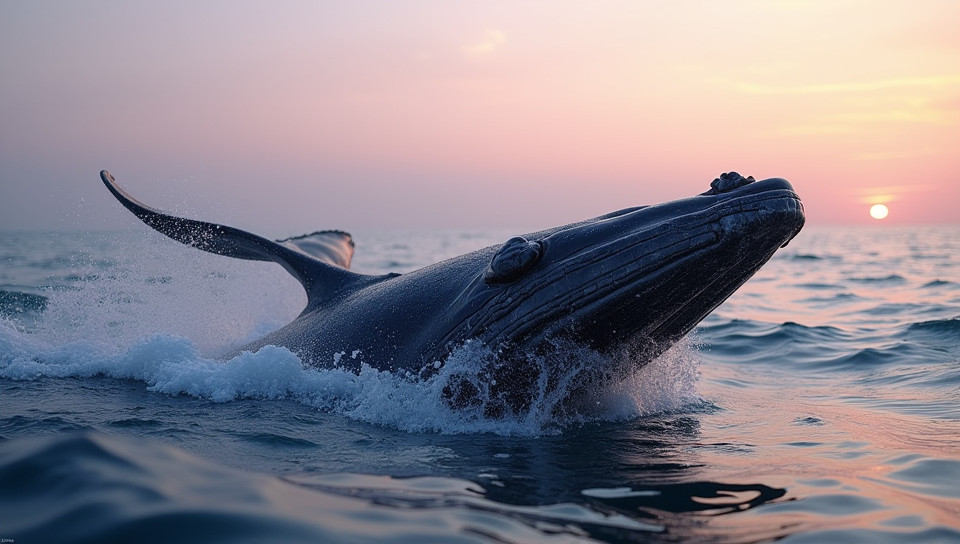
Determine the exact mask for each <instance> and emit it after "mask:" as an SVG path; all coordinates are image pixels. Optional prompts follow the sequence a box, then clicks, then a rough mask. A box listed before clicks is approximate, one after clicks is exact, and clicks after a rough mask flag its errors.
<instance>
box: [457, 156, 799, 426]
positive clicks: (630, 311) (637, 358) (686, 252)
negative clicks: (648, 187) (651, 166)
mask: <svg viewBox="0 0 960 544" xmlns="http://www.w3.org/2000/svg"><path fill="white" fill-rule="evenodd" d="M803 224H804V212H803V205H802V204H801V202H800V199H799V197H798V196H797V194H796V193H795V192H794V190H793V187H792V186H791V185H790V184H789V183H788V182H787V181H786V180H784V179H780V178H772V179H765V180H762V181H755V180H754V179H753V178H752V177H743V176H740V175H739V174H736V173H729V174H724V175H723V176H721V177H719V178H717V179H715V180H714V181H713V183H712V184H711V187H710V189H709V190H708V191H706V192H705V193H703V194H701V195H698V196H694V197H691V198H686V199H683V200H677V201H672V202H667V203H663V204H658V205H655V206H645V207H638V208H630V209H626V210H622V211H619V212H614V213H612V214H608V215H606V216H602V217H599V218H597V219H595V220H591V221H588V222H584V223H579V224H572V225H568V226H565V227H559V228H556V229H551V230H548V231H543V232H539V233H533V234H528V235H525V236H518V237H515V238H512V239H510V240H509V241H507V242H506V243H505V244H503V245H502V246H500V247H499V248H498V249H496V251H495V252H494V254H493V256H492V257H491V259H490V263H489V265H488V266H487V267H486V269H485V270H484V272H483V273H482V275H480V276H478V277H477V279H476V280H475V281H474V282H473V285H472V292H471V296H468V297H465V300H471V301H472V303H471V306H472V307H471V309H470V313H469V316H465V318H464V319H463V321H462V324H461V325H460V327H459V328H458V329H457V330H455V331H454V332H453V335H452V338H451V340H453V339H455V338H456V337H459V338H476V339H479V340H481V341H482V342H484V343H485V344H486V345H488V346H491V347H494V348H495V349H496V351H497V353H498V357H497V359H498V360H497V362H496V363H495V364H494V365H493V367H492V368H491V369H490V371H489V373H490V376H489V380H488V381H489V382H492V383H495V384H496V387H495V388H493V389H489V388H488V391H487V392H486V395H487V396H488V397H495V398H496V401H495V402H493V403H492V404H489V405H488V408H489V406H493V408H492V410H493V411H494V412H498V411H503V410H510V411H521V410H523V409H524V408H525V407H526V404H527V403H528V402H529V399H530V392H529V391H526V389H529V388H530V387H533V386H534V383H535V382H539V383H543V382H542V378H543V377H542V376H540V375H539V374H540V373H541V371H542V369H538V368H537V365H535V364H531V363H530V358H531V356H532V355H535V354H542V353H544V352H545V351H547V350H549V348H550V346H555V345H556V344H557V342H558V341H572V342H573V343H574V344H575V345H579V346H585V347H587V348H589V349H591V350H594V351H596V352H600V353H602V354H607V355H612V354H616V357H615V358H616V359H617V360H618V361H619V362H620V364H621V365H622V364H623V361H624V359H626V361H627V363H626V364H625V366H626V367H628V370H629V367H631V366H632V367H634V368H635V367H636V366H638V365H643V364H646V363H647V362H649V361H650V360H652V359H654V358H656V357H657V356H658V355H659V354H660V353H662V352H663V351H664V350H666V349H668V348H669V347H670V346H672V345H673V344H674V343H676V342H677V341H678V340H679V339H680V338H681V337H683V336H684V335H685V334H687V333H688V332H689V331H690V330H691V329H693V327H694V326H696V325H697V323H699V322H700V321H701V320H702V319H703V318H704V317H706V316H707V315H708V314H709V313H710V312H711V311H712V310H713V309H714V308H716V307H717V306H718V305H720V304H721V303H722V302H723V301H724V300H726V299H727V298H728V297H729V296H730V295H731V294H733V292H734V291H736V289H737V288H738V287H740V286H741V285H742V284H743V283H744V282H746V281H747V280H748V279H749V278H750V277H751V276H753V274H754V273H756V272H757V270H759V268H760V267H761V266H762V265H763V264H764V263H765V262H767V260H769V259H770V257H771V256H772V255H773V254H774V252H775V251H776V250H777V249H778V248H780V247H782V246H784V245H786V244H787V243H788V242H789V241H790V240H791V239H792V238H793V237H794V236H796V234H797V233H798V232H799V231H800V229H801V228H802V226H803ZM596 372H599V373H611V372H613V373H615V372H616V370H615V369H611V368H604V369H596ZM611 378H614V379H616V376H611ZM621 378H622V376H621ZM477 390H478V387H477V384H475V383H460V384H453V385H452V386H451V387H450V388H448V393H449V394H450V397H451V399H452V402H453V403H454V404H458V403H459V404H463V403H470V402H474V400H473V397H475V396H476V395H477V393H478V391H477Z"/></svg>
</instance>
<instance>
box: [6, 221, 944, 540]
mask: <svg viewBox="0 0 960 544" xmlns="http://www.w3.org/2000/svg"><path fill="white" fill-rule="evenodd" d="M513 234H515V233H514V232H513V231H506V230H503V231H499V230H487V231H470V232H466V231H391V232H356V233H354V237H355V239H356V241H357V255H356V257H355V261H354V268H355V269H357V270H359V271H361V272H369V273H384V272H394V271H395V272H405V271H408V270H411V269H414V268H417V267H419V266H423V265H425V264H429V263H432V262H435V261H437V260H440V259H442V258H445V257H449V256H453V255H457V254H460V253H464V252H466V251H469V250H472V249H476V248H479V247H483V246H485V245H489V244H492V243H498V242H502V241H503V240H506V239H507V238H509V237H510V236H512V235H513ZM0 263H2V266H0V408H2V410H0V539H5V540H6V541H16V542H71V543H79V542H105V541H117V542H120V541H138V542H170V541H174V540H187V541H200V540H202V541H205V542H206V541H210V542H218V541H222V542H247V541H250V542H254V541H278V542H280V541H282V542H301V541H302V542H317V541H323V542H376V541H390V542H424V541H442V542H540V541H545V542H551V541H558V542H584V541H602V542H632V541H638V540H639V541H652V542H657V541H663V542H677V541H694V542H764V541H772V540H781V539H782V540H785V541H788V542H831V541H844V542H848V541H853V542H960V393H958V392H960V228H957V227H928V228H919V227H918V228H873V229H867V228H831V229H826V228H815V227H811V228H807V229H805V230H804V231H803V232H802V233H801V234H800V235H799V236H798V237H797V238H796V239H794V240H793V241H792V242H791V243H790V245H789V246H788V247H786V248H785V249H782V250H781V251H780V252H779V253H778V254H777V255H776V256H775V257H774V258H773V260H771V261H770V263H768V264H767V266H766V267H764V268H763V269H762V270H761V271H760V272H759V273H758V274H757V276H756V277H755V278H753V279H752V280H751V281H750V282H748V283H747V284H746V285H745V286H744V287H743V288H742V289H741V290H740V291H738V292H737V293H735V294H734V295H733V296H732V297H731V298H730V299H729V300H728V301H726V302H725V303H724V304H723V305H722V306H720V307H719V308H718V309H717V310H716V311H715V312H714V313H713V314H711V315H710V316H709V317H708V318H707V319H706V320H704V322H703V323H701V325H700V327H698V328H697V330H696V331H695V332H694V333H693V334H692V335H691V336H690V337H689V338H688V339H687V340H685V341H684V342H682V343H681V344H680V345H678V346H676V347H675V348H673V349H671V350H669V351H668V352H667V353H666V354H665V355H664V356H663V357H661V358H660V359H659V360H657V361H655V362H654V363H651V364H650V365H648V366H646V367H644V368H642V369H638V370H637V371H636V372H635V373H634V375H632V376H631V377H629V378H628V379H626V380H624V382H622V383H618V384H610V385H609V386H608V388H607V389H606V390H604V391H600V392H598V398H601V399H602V402H601V403H600V404H599V406H600V407H599V409H598V410H597V411H596V412H595V413H590V414H568V415H566V416H564V417H559V416H557V415H556V414H555V413H554V412H552V410H551V407H552V405H551V404H550V399H549V398H547V397H546V396H545V397H544V398H543V399H540V401H538V402H539V404H538V405H536V406H535V407H534V409H533V410H531V413H530V414H526V415H524V416H523V417H517V418H514V419H510V418H507V419H503V420H489V419H485V418H484V417H482V414H463V413H455V412H452V411H450V410H449V409H448V408H446V406H445V404H444V403H443V402H442V400H441V398H440V397H441V389H442V385H441V384H440V383H439V382H437V381H429V380H427V381H416V380H412V379H409V378H404V377H398V376H394V375H391V374H389V373H386V372H378V371H376V370H375V369H373V368H369V367H367V368H364V370H363V372H361V373H360V374H359V375H355V374H350V373H348V372H344V371H339V370H317V369H313V368H309V367H304V365H302V364H301V362H300V360H299V359H298V358H297V357H296V356H295V355H294V354H293V353H291V352H289V351H287V350H285V349H283V348H278V347H267V348H264V349H262V350H260V351H258V352H256V353H245V354H243V355H241V356H238V357H235V358H233V359H230V360H228V361H223V360H221V358H220V357H219V356H220V354H222V353H226V352H229V351H231V350H232V349H233V348H235V347H236V346H239V345H242V344H243V343H245V342H247V341H249V340H251V339H253V338H257V337H259V336H261V335H263V334H264V333H266V332H268V331H270V330H273V329H276V328H277V327H279V326H281V325H283V324H284V323H286V322H288V321H290V320H291V319H292V318H293V317H294V316H296V315H297V313H299V311H300V309H301V306H302V304H303V303H304V300H305V298H304V296H303V295H302V293H301V289H300V287H299V284H297V282H296V281H295V280H293V279H292V278H290V277H289V276H287V275H286V273H285V272H283V271H282V270H281V269H280V268H279V267H276V266H273V265H270V264H264V263H249V262H238V261H233V260H230V259H224V258H220V257H217V256H213V255H208V254H203V253H201V252H198V251H194V250H189V249H187V248H183V247H182V246H179V245H177V244H174V243H172V242H169V241H167V240H165V239H163V238H162V237H160V236H159V235H156V234H154V233H144V232H142V231H137V233H136V234H133V233H31V232H20V233H0ZM483 349H484V348H483V347H482V346H471V345H467V346H464V347H463V348H462V349H461V350H459V351H458V352H457V353H456V354H455V355H454V356H453V358H452V359H451V361H449V362H448V363H449V364H450V365H452V366H453V367H454V368H456V364H461V363H462V364H464V365H469V364H470V362H471V361H472V360H473V358H476V357H482V356H483ZM347 356H349V355H347ZM570 356H572V357H589V356H590V354H589V353H586V352H580V351H571V353H570Z"/></svg>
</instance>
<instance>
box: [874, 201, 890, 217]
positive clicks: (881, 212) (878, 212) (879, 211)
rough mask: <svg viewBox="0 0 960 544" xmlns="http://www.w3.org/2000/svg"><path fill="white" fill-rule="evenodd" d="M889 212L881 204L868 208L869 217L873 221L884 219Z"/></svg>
mask: <svg viewBox="0 0 960 544" xmlns="http://www.w3.org/2000/svg"><path fill="white" fill-rule="evenodd" d="M888 213H890V210H889V209H888V208H887V207H886V206H885V205H883V204H874V205H873V206H870V217H872V218H874V219H884V218H885V217H887V214H888Z"/></svg>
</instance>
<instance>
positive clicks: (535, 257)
mask: <svg viewBox="0 0 960 544" xmlns="http://www.w3.org/2000/svg"><path fill="white" fill-rule="evenodd" d="M542 256H543V244H541V243H540V242H531V241H529V240H527V239H526V238H523V237H521V236H517V237H514V238H511V239H509V240H507V242H506V243H505V244H503V247H501V248H500V250H499V251H497V254H496V255H494V256H493V260H491V261H490V266H488V267H487V271H486V272H485V273H484V275H483V280H484V281H485V282H487V283H508V282H511V281H514V280H518V279H520V277H521V276H523V275H524V274H526V273H527V272H529V271H530V269H531V268H533V267H534V265H536V264H537V263H538V262H539V261H540V257H542Z"/></svg>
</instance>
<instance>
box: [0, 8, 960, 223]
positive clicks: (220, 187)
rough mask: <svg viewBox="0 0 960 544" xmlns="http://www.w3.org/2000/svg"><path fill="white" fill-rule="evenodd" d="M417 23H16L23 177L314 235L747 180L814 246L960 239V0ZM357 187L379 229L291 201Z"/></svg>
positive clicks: (661, 196) (15, 126) (14, 98)
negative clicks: (861, 235)
mask: <svg viewBox="0 0 960 544" xmlns="http://www.w3.org/2000/svg"><path fill="white" fill-rule="evenodd" d="M413 4H414V5H405V6H404V7H403V8H402V9H401V8H400V7H395V6H380V7H379V8H378V10H376V11H373V10H369V9H362V8H360V7H358V6H341V7H340V8H338V9H337V10H333V9H331V8H328V7H324V6H323V5H318V4H315V3H313V2H306V1H305V2H291V3H290V4H285V8H284V9H283V10H279V9H272V8H270V7H269V6H268V5H267V4H264V3H253V2H237V3H232V4H230V7H229V10H230V12H229V13H224V11H223V10H224V9H227V8H224V7H223V6H220V7H216V8H215V7H214V6H212V5H199V6H194V7H188V6H185V5H184V6H177V7H164V8H163V9H160V8H159V7H155V6H154V7H151V6H131V5H127V4H124V3H122V2H116V3H112V2H106V3H104V5H109V6H110V9H107V10H105V11H104V10H102V11H103V13H99V14H97V17H100V18H101V19H102V21H101V19H98V18H97V17H94V15H95V14H92V13H86V12H85V11H84V9H82V8H80V7H70V6H64V7H63V9H62V10H59V11H58V10H49V9H46V8H43V7H42V6H40V7H33V6H30V5H29V4H24V5H22V6H19V5H18V6H15V7H6V8H4V9H5V11H4V17H2V18H0V36H3V37H0V70H2V73H0V75H2V76H3V77H0V81H2V83H0V114H2V119H3V121H4V126H5V127H7V129H6V135H5V136H3V139H2V141H0V154H2V155H0V159H2V160H0V164H2V165H4V168H10V169H13V168H15V167H19V170H17V173H10V172H7V175H6V178H7V179H19V178H21V177H24V175H23V174H22V173H20V171H24V172H29V171H30V169H31V168H35V167H34V166H31V165H35V164H37V162H38V161H42V160H44V159H45V158H47V157H59V158H60V159H58V160H66V158H71V159H72V160H73V163H76V164H73V163H71V164H70V165H66V164H65V165H64V166H63V170H64V171H66V170H68V168H69V171H71V172H72V171H74V170H79V169H80V168H81V167H80V163H82V164H83V166H82V168H84V169H93V170H94V174H95V172H96V171H97V170H99V169H100V168H104V167H109V168H112V169H114V170H116V173H117V175H118V176H120V177H122V178H124V179H129V178H133V177H139V178H147V179H158V178H161V179H163V178H164V176H167V177H170V176H173V177H176V176H182V177H188V178H197V179H198V183H199V184H200V185H201V186H202V185H203V184H206V185H207V186H208V187H209V190H210V191H211V192H217V193H219V194H221V195H223V198H227V199H231V198H232V199H234V200H231V201H230V202H229V203H228V204H229V205H230V206H231V207H233V208H235V209H237V210H238V213H241V214H246V215H247V216H250V215H256V216H258V217H259V216H262V215H263V214H262V213H254V212H253V211H252V210H251V209H249V208H247V206H248V204H247V203H248V202H256V203H258V204H259V205H262V206H265V209H267V210H274V209H283V210H285V211H284V216H285V219H287V220H293V221H294V222H297V224H300V223H303V225H304V226H305V227H306V228H314V225H309V226H308V222H310V221H317V219H316V218H317V216H321V217H323V218H324V221H323V224H324V225H329V224H330V223H329V222H328V221H327V219H328V218H329V221H332V222H333V223H334V224H333V226H336V225H337V224H340V223H337V222H338V221H343V220H347V221H353V222H355V223H357V224H364V221H368V222H370V223H371V224H373V223H376V222H377V221H381V222H384V223H385V224H404V223H405V222H407V221H408V220H409V219H410V218H411V217H419V218H422V223H423V224H424V225H430V224H432V223H431V221H433V222H434V223H435V224H437V225H438V226H440V225H442V224H444V223H456V222H457V221H459V220H463V221H466V222H468V223H472V224H482V223H483V222H484V221H490V222H494V223H496V224H501V223H503V222H507V223H511V224H517V223H524V222H527V221H530V222H531V223H533V224H538V225H546V224H550V223H556V222H558V221H573V220H577V219H582V218H584V217H587V216H590V215H596V214H600V213H604V212H608V211H612V210H614V209H618V208H622V207H626V206H631V205H637V204H650V203H655V202H659V201H663V200H668V199H673V198H680V197H684V196H689V195H691V194H696V193H699V192H702V191H703V190H705V189H706V187H707V186H708V184H709V182H710V180H711V179H712V178H713V177H715V176H716V175H719V174H720V173H721V172H723V171H728V170H737V171H740V172H741V173H742V174H744V175H753V176H755V177H757V178H758V179H760V178H764V177H785V178H787V179H789V180H790V181H791V182H792V183H793V184H794V185H795V187H796V188H797V190H798V192H799V193H800V195H801V197H802V198H803V199H804V202H805V208H806V210H807V212H808V222H809V223H810V224H816V223H821V224H836V223H862V224H867V223H868V222H871V221H872V220H871V219H870V218H869V217H866V215H865V214H863V213H862V211H858V210H862V208H861V206H863V205H864V204H876V203H887V204H889V203H890V202H895V203H896V209H897V214H896V216H895V217H894V216H891V217H890V218H888V219H887V220H885V221H884V223H890V224H896V223H922V222H939V223H957V222H958V217H957V214H956V212H955V209H954V208H955V206H954V204H953V203H955V202H957V201H958V200H960V162H958V161H957V160H956V147H957V144H956V143H955V142H958V141H960V62H958V60H960V37H958V34H957V33H956V31H955V29H954V26H955V22H956V21H958V20H960V3H955V2H936V1H932V2H925V3H922V4H909V3H902V2H893V1H866V0H841V1H829V2H828V1H816V0H814V1H810V2H792V1H787V2H761V1H752V0H743V1H739V2H724V3H700V2H671V3H619V2H600V3H596V4H589V5H577V4H573V5H567V4H561V5H557V4H555V3H541V2H532V3H521V4H514V3H508V4H491V3H467V4H461V3H457V4H446V3H440V4H434V3H428V2H422V4H423V5H420V6H419V8H422V9H417V7H418V6H417V5H416V4H418V2H416V1H415V2H414V3H413ZM88 11H89V10H88ZM227 15H228V16H227ZM87 25H93V26H96V27H97V28H104V29H109V32H110V33H109V34H96V33H93V34H90V33H89V31H88V26H87ZM251 29H256V31H255V32H251ZM11 135H16V137H12V136H11ZM88 162H89V163H96V164H89V165H88V164H87V163H88ZM21 163H22V164H21ZM118 163H119V166H116V165H117V164H118ZM120 167H123V168H120ZM124 169H125V170H126V171H124ZM264 173H268V175H269V176H270V178H271V183H270V184H269V187H267V186H264V185H263V184H261V183H260V182H259V180H260V179H262V176H263V175H264ZM124 174H126V175H124ZM48 176H49V174H48ZM31 177H41V174H31ZM61 177H62V176H61ZM344 184H349V186H350V187H356V188H357V190H358V191H360V192H361V193H362V194H363V195H364V206H363V208H364V210H367V211H368V212H369V213H368V214H367V215H363V216H361V215H358V214H356V213H353V214H349V213H347V210H346V209H345V208H344V206H343V205H341V204H339V203H337V202H330V203H327V202H326V201H324V202H321V203H319V204H317V205H308V204H307V203H305V202H292V203H291V202H290V200H291V198H292V197H294V196H297V197H299V199H300V200H301V201H302V200H308V199H310V196H311V195H315V194H317V191H320V192H321V193H322V194H327V193H329V192H330V191H334V192H337V191H339V192H343V193H344V194H346V188H345V185H344ZM238 185H242V188H241V189H238ZM71 187H73V186H71ZM24 190H25V191H27V192H29V187H27V186H26V185H24ZM71 190H72V189H71ZM56 192H57V191H55V190H53V189H50V190H48V191H47V193H56ZM505 192H511V193H513V194H514V195H515V198H504V197H503V195H504V193H505ZM337 194H339V193H337ZM463 194H470V195H471V199H472V200H471V202H473V204H474V208H475V210H476V211H470V210H462V209H461V210H457V211H456V212H446V211H443V210H449V209H450V208H451V207H456V206H458V205H459V204H458V202H457V198H458V197H459V196H460V195H463ZM294 199H295V198H294ZM445 199H446V200H445ZM871 199H874V200H873V201H871ZM877 199H880V200H877ZM318 200H323V199H318ZM8 206H9V207H10V209H9V210H7V208H5V207H4V208H2V209H0V212H9V213H0V217H3V216H9V217H15V216H16V214H17V213H18V210H19V209H20V208H23V206H20V205H17V204H9V205H8ZM317 206H320V207H319V208H318V207H317ZM490 210H492V211H490ZM365 213H366V212H365ZM338 214H339V215H338ZM264 221H267V219H264ZM0 226H2V225H0Z"/></svg>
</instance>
